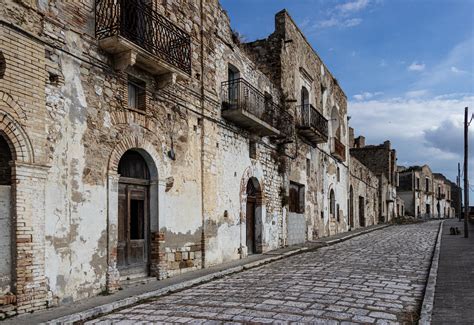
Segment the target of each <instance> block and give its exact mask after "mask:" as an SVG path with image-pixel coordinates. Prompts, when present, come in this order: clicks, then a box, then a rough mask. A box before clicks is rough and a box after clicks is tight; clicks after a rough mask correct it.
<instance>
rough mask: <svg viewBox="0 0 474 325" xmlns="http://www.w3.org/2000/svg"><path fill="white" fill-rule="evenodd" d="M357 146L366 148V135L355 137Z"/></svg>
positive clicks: (355, 145)
mask: <svg viewBox="0 0 474 325" xmlns="http://www.w3.org/2000/svg"><path fill="white" fill-rule="evenodd" d="M354 147H355V148H364V147H365V137H364V136H362V135H360V136H358V137H357V138H356V139H355V144H354Z"/></svg>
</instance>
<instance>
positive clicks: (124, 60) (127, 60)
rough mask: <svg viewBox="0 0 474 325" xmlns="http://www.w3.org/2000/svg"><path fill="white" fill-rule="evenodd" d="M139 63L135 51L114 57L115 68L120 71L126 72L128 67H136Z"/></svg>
mask: <svg viewBox="0 0 474 325" xmlns="http://www.w3.org/2000/svg"><path fill="white" fill-rule="evenodd" d="M136 62H137V52H135V51H133V50H129V51H125V52H121V53H117V54H115V56H114V67H115V69H116V70H118V71H124V70H125V69H127V68H128V67H131V66H134V65H135V63H136Z"/></svg>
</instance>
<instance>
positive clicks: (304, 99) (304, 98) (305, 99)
mask: <svg viewBox="0 0 474 325" xmlns="http://www.w3.org/2000/svg"><path fill="white" fill-rule="evenodd" d="M305 105H309V91H308V89H306V87H302V88H301V106H305Z"/></svg>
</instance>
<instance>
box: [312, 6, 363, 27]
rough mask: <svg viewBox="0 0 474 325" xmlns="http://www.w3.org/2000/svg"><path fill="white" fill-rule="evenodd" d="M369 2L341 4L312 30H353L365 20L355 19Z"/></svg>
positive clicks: (330, 11)
mask: <svg viewBox="0 0 474 325" xmlns="http://www.w3.org/2000/svg"><path fill="white" fill-rule="evenodd" d="M370 3H371V1H369V0H353V1H348V2H346V3H343V4H339V5H337V6H335V7H334V8H332V9H330V10H328V11H327V17H326V19H322V20H320V21H318V22H317V23H316V24H314V25H313V26H312V28H311V29H312V30H315V29H318V28H319V29H322V28H331V27H338V28H352V27H355V26H358V25H360V24H361V23H362V22H363V20H362V18H360V17H354V14H356V13H359V12H361V11H362V10H364V9H365V8H367V7H368V6H369V4H370Z"/></svg>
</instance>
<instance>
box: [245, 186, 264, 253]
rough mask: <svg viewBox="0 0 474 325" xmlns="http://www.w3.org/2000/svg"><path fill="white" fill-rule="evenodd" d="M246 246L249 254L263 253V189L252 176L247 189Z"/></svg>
mask: <svg viewBox="0 0 474 325" xmlns="http://www.w3.org/2000/svg"><path fill="white" fill-rule="evenodd" d="M246 195H247V199H246V209H245V211H246V213H245V228H246V231H245V233H246V246H247V254H249V255H250V254H256V253H262V230H263V229H262V226H263V220H262V215H261V214H262V191H261V186H260V184H259V182H258V180H257V179H256V178H255V177H252V178H250V179H249V181H248V182H247V190H246Z"/></svg>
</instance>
